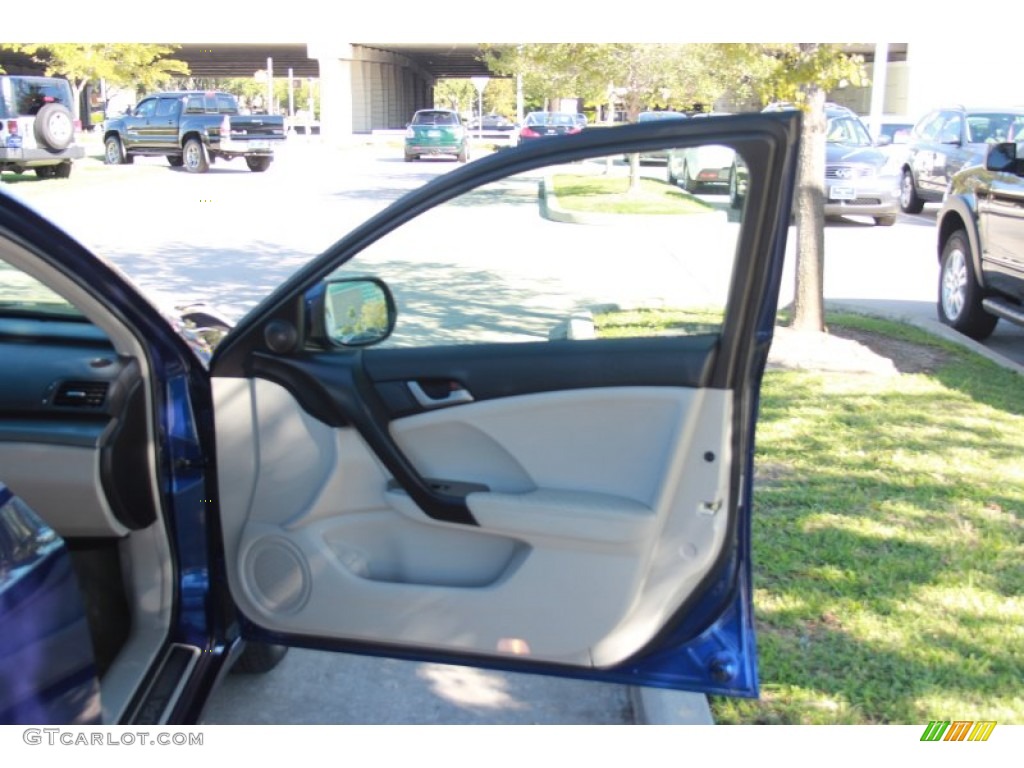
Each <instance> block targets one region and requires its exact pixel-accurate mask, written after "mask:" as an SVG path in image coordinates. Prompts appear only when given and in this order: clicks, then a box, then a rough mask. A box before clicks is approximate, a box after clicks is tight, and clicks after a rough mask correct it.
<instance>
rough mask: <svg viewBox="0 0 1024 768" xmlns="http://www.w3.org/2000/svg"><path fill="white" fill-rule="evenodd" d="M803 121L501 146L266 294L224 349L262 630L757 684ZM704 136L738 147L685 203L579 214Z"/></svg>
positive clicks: (751, 118) (240, 553) (680, 682)
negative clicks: (584, 197)
mask: <svg viewBox="0 0 1024 768" xmlns="http://www.w3.org/2000/svg"><path fill="white" fill-rule="evenodd" d="M798 132H799V116H798V115H797V114H796V113H776V114H758V115H741V116H728V117H716V118H710V119H707V120H701V121H692V122H691V121H663V122H657V123H646V124H643V125H634V126H628V127H623V128H615V129H594V130H591V131H585V132H584V133H582V134H581V135H578V136H574V137H566V138H564V139H563V138H555V139H550V140H541V141H537V142H534V143H533V144H532V145H531V146H526V147H520V148H517V149H514V150H506V151H500V152H497V153H495V154H494V155H493V156H491V157H488V158H484V159H481V160H479V161H477V162H475V163H472V164H470V165H468V166H466V167H464V168H458V169H456V170H453V171H452V172H450V173H447V174H445V175H443V176H442V177H440V178H438V179H436V180H435V181H433V182H431V183H430V184H427V185H426V186H424V187H422V188H421V189H419V190H417V191H415V192H413V193H411V194H410V195H408V196H407V197H405V198H403V199H402V200H400V201H399V202H397V203H395V204H394V205H392V206H391V207H390V208H389V209H387V210H386V211H384V212H383V213H382V214H380V215H378V216H377V217H376V218H374V219H373V220H371V221H370V222H368V223H367V224H366V225H364V226H362V227H361V228H359V229H357V230H355V231H353V232H352V233H351V234H349V235H348V236H347V237H346V238H344V239H343V240H341V241H340V242H339V243H338V244H337V245H335V246H334V247H332V248H331V249H330V250H329V251H328V252H327V253H325V254H324V255H323V256H321V257H320V258H318V259H317V260H315V261H314V262H312V263H310V264H309V265H308V266H307V267H305V268H304V269H302V270H301V271H300V272H299V273H298V274H296V275H295V276H294V277H293V278H292V279H290V280H289V282H288V283H287V284H286V285H284V286H282V287H281V288H280V289H279V290H278V291H276V292H275V293H274V295H272V296H271V297H270V298H269V299H268V300H266V301H265V302H263V303H262V304H261V305H260V306H259V307H257V309H256V310H255V311H253V312H252V313H250V315H248V316H247V318H246V319H245V320H244V321H243V322H242V323H241V324H240V325H239V326H238V327H237V328H236V329H235V330H234V331H233V332H232V333H231V334H230V335H229V336H228V337H227V339H226V340H225V341H224V342H223V343H222V345H221V347H220V348H219V349H218V350H217V352H216V353H215V355H214V357H213V360H212V361H211V369H210V370H211V376H212V391H213V406H214V417H215V419H214V420H215V428H216V467H217V485H218V489H217V496H216V498H217V499H218V500H219V510H218V511H219V520H220V526H221V533H222V537H223V545H224V550H225V560H224V562H225V568H226V572H227V573H226V576H227V581H228V585H229V588H230V592H231V596H232V598H233V600H234V602H235V603H236V605H237V607H238V609H239V610H240V612H241V615H242V617H243V634H244V635H245V636H247V637H250V638H255V639H260V640H263V641H268V642H278V643H281V642H284V643H290V644H297V645H309V646H314V647H319V648H334V649H338V650H348V651H356V652H367V653H376V654H385V655H394V656H402V657H406V658H419V659H430V660H434V661H441V662H450V663H459V664H474V665H479V666H491V667H499V668H506V669H514V670H519V671H536V672H545V673H551V674H562V675H567V676H575V677H581V678H592V679H600V680H607V681H617V682H626V683H630V684H647V685H656V686H661V687H672V688H680V689H689V690H697V691H705V692H712V693H724V694H733V695H747V696H753V695H756V694H757V669H756V650H755V642H754V633H753V622H752V608H751V586H750V579H751V562H750V538H749V535H750V513H751V483H752V477H753V471H752V461H753V452H754V425H755V421H756V418H757V401H758V389H759V385H760V381H761V376H762V372H763V369H764V366H765V361H766V357H767V353H768V347H769V344H770V342H771V335H772V328H773V325H774V322H775V312H776V301H777V296H778V290H779V280H780V275H781V272H782V261H783V253H784V249H785V238H786V230H787V225H788V221H789V216H790V200H791V196H792V188H793V181H794V178H795V168H796V157H797V150H796V147H797V136H798ZM708 145H715V146H718V147H720V148H725V149H726V150H727V151H726V152H725V154H728V155H729V160H730V163H728V164H726V165H725V166H724V167H723V168H722V169H718V171H719V172H718V173H711V172H710V171H709V172H708V173H707V175H705V176H702V177H701V178H702V184H703V186H701V187H700V188H698V189H696V190H695V191H694V192H693V193H692V194H691V193H689V192H684V191H682V190H678V192H677V193H672V194H673V195H674V196H675V197H676V198H677V200H674V201H672V202H674V203H678V206H677V207H673V208H671V209H670V211H671V212H664V211H658V212H654V213H644V212H640V213H637V212H635V209H632V208H630V209H629V212H626V213H623V212H618V211H609V212H600V211H598V212H596V213H595V211H594V206H593V205H591V206H590V207H589V209H588V210H587V211H579V210H577V209H575V208H574V207H573V200H578V199H580V195H579V194H578V193H579V192H580V190H582V189H583V188H584V187H586V188H587V189H594V187H591V186H590V185H591V184H601V183H605V182H607V183H610V184H618V185H620V189H622V190H625V189H626V188H627V187H628V186H629V184H630V177H631V168H630V165H629V164H628V163H624V162H623V160H622V158H623V156H624V155H625V156H627V157H628V156H630V155H636V156H639V154H640V153H643V154H644V155H655V156H656V155H658V154H660V152H661V151H663V150H670V149H671V150H683V149H687V148H695V147H700V146H708ZM718 154H722V153H721V152H719V153H718ZM737 155H738V156H739V157H736V156H737ZM733 160H736V162H735V163H733V162H732V161H733ZM442 162H443V161H442ZM735 165H741V166H742V167H745V168H746V169H747V173H748V178H747V184H746V193H745V198H744V201H743V205H742V206H741V207H740V208H739V209H735V208H733V207H731V206H730V200H729V197H728V195H727V192H728V186H727V184H728V170H729V167H730V166H735ZM638 175H639V176H640V177H646V178H648V179H649V181H648V182H647V183H649V184H650V185H651V186H652V187H654V188H656V189H655V192H657V193H658V194H659V196H664V194H663V193H664V192H665V190H669V191H670V193H671V190H670V189H669V187H670V185H669V184H668V182H667V181H666V180H665V168H664V166H651V165H643V166H639V170H638ZM590 194H591V195H592V198H591V199H594V198H600V197H601V192H600V191H597V192H591V193H590ZM646 194H647V192H646V191H645V190H644V189H643V188H641V189H640V190H638V191H637V192H636V193H635V200H637V201H641V200H643V199H644V197H645V196H646Z"/></svg>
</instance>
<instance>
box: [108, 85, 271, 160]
mask: <svg viewBox="0 0 1024 768" xmlns="http://www.w3.org/2000/svg"><path fill="white" fill-rule="evenodd" d="M284 141H285V126H284V117H282V116H281V115H243V114H241V112H240V110H239V108H238V100H237V99H236V98H235V96H233V95H232V94H230V93H223V92H220V91H165V92H162V93H154V94H151V95H149V96H147V97H146V98H144V99H143V100H142V101H140V102H139V103H138V105H136V106H135V108H134V109H132V110H131V111H130V112H128V113H127V114H124V115H121V116H120V117H116V118H113V119H110V120H106V121H104V123H103V159H104V161H105V162H106V163H107V165H123V164H131V163H133V162H134V161H135V158H136V157H166V158H167V163H168V164H169V165H170V166H171V167H172V168H184V169H185V170H186V171H187V172H189V173H206V172H207V171H208V170H209V169H210V164H211V163H213V162H216V161H217V160H236V159H242V160H245V164H246V166H247V167H248V168H249V170H250V171H253V172H254V173H263V172H264V171H266V170H267V169H268V168H270V164H271V163H272V162H273V160H274V151H275V149H277V148H280V147H281V145H282V144H283V143H284Z"/></svg>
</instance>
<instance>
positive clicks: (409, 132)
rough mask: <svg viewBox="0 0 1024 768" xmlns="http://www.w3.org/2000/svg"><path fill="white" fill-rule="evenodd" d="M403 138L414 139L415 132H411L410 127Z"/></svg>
mask: <svg viewBox="0 0 1024 768" xmlns="http://www.w3.org/2000/svg"><path fill="white" fill-rule="evenodd" d="M405 138H407V139H415V138H416V131H415V130H413V128H412V127H411V126H410V127H409V128H408V129H407V130H406V132H405Z"/></svg>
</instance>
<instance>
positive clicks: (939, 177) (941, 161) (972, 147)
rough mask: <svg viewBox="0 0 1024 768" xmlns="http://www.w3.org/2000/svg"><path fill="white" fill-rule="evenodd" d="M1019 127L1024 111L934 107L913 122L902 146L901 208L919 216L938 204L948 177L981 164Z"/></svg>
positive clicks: (1010, 138)
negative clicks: (904, 149)
mask: <svg viewBox="0 0 1024 768" xmlns="http://www.w3.org/2000/svg"><path fill="white" fill-rule="evenodd" d="M1022 126H1024V108H1006V107H1002V108H998V109H995V108H993V109H984V108H967V107H949V108H945V109H936V110H935V111H933V112H930V113H928V114H927V115H925V116H924V117H923V118H921V119H920V120H918V122H917V125H915V126H914V130H913V131H911V134H910V141H909V142H907V152H906V157H905V160H904V163H903V169H902V172H901V176H900V208H902V209H903V212H904V213H920V212H921V210H922V209H923V208H924V204H925V203H927V202H940V201H941V200H942V199H943V197H944V196H945V194H946V192H947V190H949V186H950V182H951V181H952V179H953V176H954V175H955V174H956V173H957V172H958V171H960V170H961V169H962V168H967V167H969V166H972V165H981V164H983V163H984V162H985V153H986V152H987V151H988V148H989V146H991V145H992V144H997V143H999V142H1004V141H1012V140H1015V138H1016V136H1017V135H1018V133H1020V131H1021V129H1022Z"/></svg>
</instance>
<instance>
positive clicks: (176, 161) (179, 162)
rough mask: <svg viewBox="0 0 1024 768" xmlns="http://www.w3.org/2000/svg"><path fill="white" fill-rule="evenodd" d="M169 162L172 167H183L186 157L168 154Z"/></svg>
mask: <svg viewBox="0 0 1024 768" xmlns="http://www.w3.org/2000/svg"><path fill="white" fill-rule="evenodd" d="M167 164H168V165H169V166H171V168H181V166H183V165H184V164H185V158H183V157H182V156H181V155H168V156H167Z"/></svg>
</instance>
